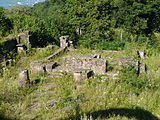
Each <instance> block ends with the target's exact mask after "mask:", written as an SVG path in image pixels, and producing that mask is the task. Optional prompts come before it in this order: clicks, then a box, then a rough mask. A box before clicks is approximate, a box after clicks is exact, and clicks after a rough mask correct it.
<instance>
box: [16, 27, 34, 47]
mask: <svg viewBox="0 0 160 120" xmlns="http://www.w3.org/2000/svg"><path fill="white" fill-rule="evenodd" d="M16 39H17V43H18V44H23V45H25V46H26V47H27V48H29V47H33V46H34V41H33V35H32V32H31V31H25V30H20V33H19V34H18V36H17V37H16Z"/></svg>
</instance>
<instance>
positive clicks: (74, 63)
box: [63, 56, 107, 74]
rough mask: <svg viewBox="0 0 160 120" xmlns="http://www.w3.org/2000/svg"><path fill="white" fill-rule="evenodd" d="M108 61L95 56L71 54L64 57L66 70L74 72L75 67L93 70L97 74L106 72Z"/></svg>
mask: <svg viewBox="0 0 160 120" xmlns="http://www.w3.org/2000/svg"><path fill="white" fill-rule="evenodd" d="M106 66H107V62H106V60H105V59H102V58H94V57H93V56H69V57H65V58H63V69H64V71H66V72H74V70H75V69H89V70H93V72H94V73H95V74H104V73H106Z"/></svg>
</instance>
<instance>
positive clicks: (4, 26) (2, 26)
mask: <svg viewBox="0 0 160 120" xmlns="http://www.w3.org/2000/svg"><path fill="white" fill-rule="evenodd" d="M11 28H12V23H11V20H10V19H8V18H7V17H6V16H5V13H4V9H3V8H0V37H3V36H5V35H7V34H8V33H9V31H10V30H11Z"/></svg>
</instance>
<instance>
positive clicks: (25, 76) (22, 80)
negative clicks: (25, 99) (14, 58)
mask: <svg viewBox="0 0 160 120" xmlns="http://www.w3.org/2000/svg"><path fill="white" fill-rule="evenodd" d="M18 81H19V87H21V88H24V87H29V86H30V79H29V73H28V70H26V69H24V70H21V71H20V72H19V77H18Z"/></svg>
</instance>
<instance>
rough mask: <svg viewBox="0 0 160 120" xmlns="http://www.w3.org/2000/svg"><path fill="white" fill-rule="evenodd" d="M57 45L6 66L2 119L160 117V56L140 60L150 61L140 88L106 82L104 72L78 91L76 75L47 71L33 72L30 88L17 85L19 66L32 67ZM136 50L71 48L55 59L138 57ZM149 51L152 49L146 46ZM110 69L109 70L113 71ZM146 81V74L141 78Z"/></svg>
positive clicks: (0, 94)
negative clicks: (74, 76) (75, 84)
mask: <svg viewBox="0 0 160 120" xmlns="http://www.w3.org/2000/svg"><path fill="white" fill-rule="evenodd" d="M141 48H144V47H141ZM56 49H57V48H55V49H54V50H52V49H50V48H48V47H46V48H43V49H40V50H34V51H30V53H28V54H27V55H26V56H23V57H22V56H19V57H18V58H17V60H16V64H15V65H13V66H8V67H7V68H5V69H4V72H3V76H1V77H0V116H2V118H3V119H4V120H5V119H6V120H7V119H8V120H13V119H17V120H67V119H68V120H69V119H74V120H76V119H77V120H95V119H96V120H106V119H107V120H158V118H159V119H160V101H159V99H160V87H159V86H160V82H159V77H160V75H159V72H158V69H159V67H158V64H159V63H160V61H159V60H160V59H159V57H160V55H159V54H149V56H148V57H147V58H146V59H144V60H142V62H144V63H146V64H147V65H148V72H147V73H146V74H145V76H146V77H147V80H148V83H147V85H146V84H145V85H144V87H143V88H136V87H134V86H131V85H129V84H127V83H126V82H124V81H121V80H114V79H111V78H105V79H106V80H105V81H103V79H104V78H103V76H93V77H92V78H90V79H88V80H86V82H85V83H84V84H83V85H82V87H81V88H78V89H74V80H73V75H72V74H65V73H64V74H63V75H62V76H59V77H56V76H50V75H48V74H44V73H40V74H37V75H33V74H31V73H30V78H31V81H33V82H34V83H36V84H34V85H33V86H32V87H31V88H26V89H19V88H18V86H17V84H18V81H17V77H18V71H19V69H20V68H27V69H30V63H31V62H32V61H35V60H41V59H43V58H45V57H46V56H48V55H50V54H51V53H53V51H55V50H56ZM135 49H137V48H136V47H130V48H129V47H126V49H125V50H124V51H123V52H107V51H103V52H102V51H92V50H89V49H84V50H77V51H69V52H65V53H64V54H63V55H60V56H59V57H57V58H55V59H54V61H60V60H61V58H62V57H64V56H66V55H90V54H101V55H102V57H103V58H105V59H107V60H108V61H109V63H110V61H112V60H114V59H119V58H121V57H127V56H133V58H136V57H135V56H136V55H135V53H134V52H128V51H134V50H135ZM146 50H147V51H150V50H149V49H148V48H146ZM152 53H154V52H152ZM136 59H138V58H136ZM113 67H114V66H113ZM112 71H113V70H112V69H111V70H110V71H109V72H112ZM129 74H130V73H129ZM126 79H128V78H126ZM136 79H137V78H136ZM139 79H140V78H139ZM143 79H144V78H143V77H142V78H141V79H140V80H143ZM131 80H133V81H134V79H131ZM36 81H38V82H36Z"/></svg>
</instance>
